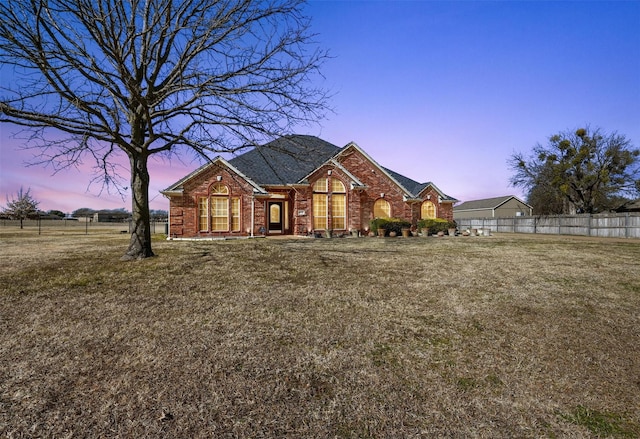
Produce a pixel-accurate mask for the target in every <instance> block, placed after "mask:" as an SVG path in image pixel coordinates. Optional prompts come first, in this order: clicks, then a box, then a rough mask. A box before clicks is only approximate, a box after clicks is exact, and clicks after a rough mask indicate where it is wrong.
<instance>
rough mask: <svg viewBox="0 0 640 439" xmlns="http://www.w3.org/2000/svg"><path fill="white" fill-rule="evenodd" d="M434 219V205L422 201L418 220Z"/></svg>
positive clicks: (430, 202)
mask: <svg viewBox="0 0 640 439" xmlns="http://www.w3.org/2000/svg"><path fill="white" fill-rule="evenodd" d="M435 217H436V205H435V204H433V202H432V201H428V200H427V201H424V202H423V203H422V205H421V206H420V219H431V218H435Z"/></svg>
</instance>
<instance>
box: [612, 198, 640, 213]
mask: <svg viewBox="0 0 640 439" xmlns="http://www.w3.org/2000/svg"><path fill="white" fill-rule="evenodd" d="M615 211H616V212H619V213H623V212H640V198H638V199H637V200H631V201H627V202H626V203H624V204H623V205H622V206H620V207H618V208H617V209H615Z"/></svg>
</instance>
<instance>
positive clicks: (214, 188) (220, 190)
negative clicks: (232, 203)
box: [211, 183, 229, 195]
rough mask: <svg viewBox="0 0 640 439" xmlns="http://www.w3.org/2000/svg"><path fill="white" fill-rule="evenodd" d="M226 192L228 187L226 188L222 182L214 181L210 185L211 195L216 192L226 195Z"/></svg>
mask: <svg viewBox="0 0 640 439" xmlns="http://www.w3.org/2000/svg"><path fill="white" fill-rule="evenodd" d="M228 193H229V188H227V187H226V186H225V185H223V184H222V183H216V184H214V185H213V186H211V194H213V195H216V194H220V195H227V194H228Z"/></svg>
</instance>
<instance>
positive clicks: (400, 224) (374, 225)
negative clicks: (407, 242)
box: [369, 218, 411, 236]
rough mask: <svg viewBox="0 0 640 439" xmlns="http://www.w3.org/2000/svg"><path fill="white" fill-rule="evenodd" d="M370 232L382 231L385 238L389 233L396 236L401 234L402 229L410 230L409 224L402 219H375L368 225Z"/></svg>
mask: <svg viewBox="0 0 640 439" xmlns="http://www.w3.org/2000/svg"><path fill="white" fill-rule="evenodd" d="M369 227H370V230H371V231H372V232H374V233H377V230H378V229H384V230H385V232H384V234H385V236H387V235H389V232H396V234H398V236H399V235H400V234H402V229H408V228H411V223H410V222H409V221H407V220H405V219H402V218H376V219H374V220H371V222H370V223H369Z"/></svg>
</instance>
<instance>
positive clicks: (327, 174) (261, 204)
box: [161, 135, 457, 238]
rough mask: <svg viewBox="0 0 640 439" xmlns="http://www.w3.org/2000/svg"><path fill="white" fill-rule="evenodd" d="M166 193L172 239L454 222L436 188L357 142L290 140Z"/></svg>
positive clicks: (213, 166)
mask: <svg viewBox="0 0 640 439" xmlns="http://www.w3.org/2000/svg"><path fill="white" fill-rule="evenodd" d="M161 193H162V194H163V195H164V196H166V197H167V198H169V236H170V237H171V238H192V237H222V236H254V235H308V234H311V233H319V232H324V231H326V230H332V231H333V232H334V233H335V234H342V233H348V232H352V231H359V232H361V233H366V232H367V231H368V230H369V222H370V221H371V220H372V219H374V218H376V217H395V218H404V219H406V220H408V221H410V222H411V223H412V224H414V225H415V224H416V223H417V221H418V220H419V219H421V218H435V217H438V218H445V219H448V220H453V204H454V203H455V202H456V201H457V200H456V199H455V198H452V197H449V196H448V195H446V194H445V193H443V192H442V191H440V189H438V188H437V187H436V186H435V185H434V184H433V183H418V182H416V181H414V180H412V179H410V178H407V177H404V176H402V175H400V174H398V173H396V172H393V171H391V170H389V169H386V168H383V167H382V166H380V165H379V164H378V163H377V162H376V161H375V160H373V159H372V158H371V157H370V156H369V155H368V154H367V153H366V152H365V151H364V150H362V149H361V148H360V147H359V146H358V145H356V144H355V143H353V142H352V143H349V144H347V145H346V146H345V147H343V148H339V147H337V146H335V145H332V144H331V143H329V142H326V141H324V140H322V139H319V138H317V137H313V136H303V135H290V136H285V137H281V138H279V139H276V140H274V141H273V142H270V143H268V144H266V145H263V146H258V147H256V148H254V149H252V150H250V151H248V152H246V153H244V154H242V155H239V156H237V157H235V158H233V159H231V160H225V159H224V158H221V157H217V158H215V159H213V160H212V161H211V162H209V163H207V164H205V165H204V166H201V167H200V168H199V169H197V170H195V171H194V172H192V173H191V174H189V175H187V176H186V177H184V178H182V179H181V180H179V181H178V182H176V183H174V184H173V185H171V186H170V187H168V188H167V189H165V190H163V191H161Z"/></svg>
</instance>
